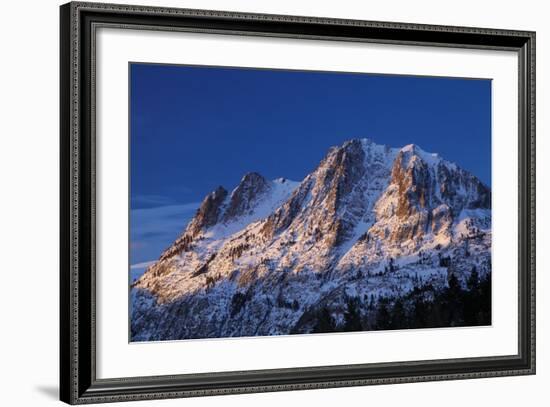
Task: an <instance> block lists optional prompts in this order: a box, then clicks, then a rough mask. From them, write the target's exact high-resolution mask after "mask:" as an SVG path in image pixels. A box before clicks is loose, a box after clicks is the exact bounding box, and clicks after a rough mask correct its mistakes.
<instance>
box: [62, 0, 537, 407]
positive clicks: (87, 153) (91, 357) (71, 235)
mask: <svg viewBox="0 0 550 407" xmlns="http://www.w3.org/2000/svg"><path fill="white" fill-rule="evenodd" d="M60 19H61V43H60V46H61V52H60V54H61V69H60V74H61V80H60V83H61V86H60V92H61V97H60V99H61V108H60V115H61V117H60V120H61V174H60V177H61V208H60V210H61V225H60V229H61V244H60V258H61V275H60V292H61V303H60V304H61V307H60V337H61V343H60V352H61V357H60V396H61V400H62V401H65V402H67V403H71V404H82V403H99V402H111V401H124V400H141V399H160V398H172V397H189V396H205V395H219V394H231V393H248V392H265V391H279V390H297V389H314V388H327V387H339V386H356V385H370V384H385V383H403V382H415V381H428V380H448V379H469V378H476V377H492V376H506V375H525V374H534V373H535V33H534V32H525V31H510V30H496V29H481V28H469V27H449V26H433V25H417V24H403V23H389V22H373V21H356V20H339V19H338V20H337V19H327V18H311V17H295V16H281V15H261V14H245V13H231V12H222V11H205V10H186V9H168V8H154V7H142V6H127V5H113V4H97V3H80V2H76V3H69V4H65V5H63V6H61V9H60ZM100 26H116V27H122V28H127V29H147V30H176V31H191V32H205V33H222V34H240V35H254V36H268V37H269V36H273V37H287V38H302V39H325V40H332V41H358V42H377V43H394V44H407V45H417V46H426V45H429V46H442V47H461V48H476V49H491V50H513V51H516V52H517V53H518V55H519V106H518V109H519V140H518V143H519V168H518V177H519V191H518V199H519V236H518V241H519V264H518V273H519V287H518V296H519V331H518V332H519V338H518V342H519V352H518V354H516V355H509V356H500V357H476V358H467V359H445V360H423V361H415V362H401V363H400V362H391V363H376V364H357V365H348V366H325V367H303V368H288V369H270V370H257V371H241V372H230V373H207V374H188V375H178V376H154V377H135V378H133V377H132V378H113V379H97V378H96V349H95V195H94V194H95V150H94V148H95V116H94V114H95V97H94V92H95V69H94V66H95V65H94V64H95V48H94V36H95V29H96V28H97V27H100ZM510 238H514V236H510Z"/></svg>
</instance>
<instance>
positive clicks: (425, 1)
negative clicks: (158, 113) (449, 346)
mask: <svg viewBox="0 0 550 407" xmlns="http://www.w3.org/2000/svg"><path fill="white" fill-rule="evenodd" d="M130 2H131V3H134V4H149V5H159V6H175V7H190V8H210V9H220V10H233V11H252V12H260V13H277V14H298V15H314V16H326V17H341V18H356V19H367V20H386V21H402V22H415V23H429V24H450V25H466V26H481V27H494V28H513V29H521V30H523V29H525V30H536V31H537V71H538V78H537V82H538V83H537V93H538V96H537V107H538V109H537V110H538V125H537V132H538V135H539V137H538V143H537V150H538V154H537V156H538V180H539V182H538V194H537V205H538V208H539V211H538V233H537V239H538V251H539V256H538V260H537V266H538V277H537V286H538V290H537V292H538V300H537V311H538V317H537V324H538V329H537V335H538V337H537V342H538V357H537V362H538V374H537V375H536V376H528V377H512V378H497V379H477V380H465V381H455V382H432V383H419V384H404V385H403V384H402V385H391V386H376V387H355V388H342V389H331V390H316V391H301V392H283V393H266V394H256V395H238V396H224V397H209V398H201V399H187V400H185V403H186V405H188V406H217V405H225V406H232V405H238V406H240V407H244V406H256V405H259V404H260V405H266V406H280V405H316V406H333V405H342V404H343V403H357V404H367V403H368V404H370V405H375V406H376V405H398V404H405V403H406V404H407V405H412V406H415V405H422V406H440V405H445V406H446V407H451V406H464V405H466V404H471V405H484V404H485V405H498V406H512V405H522V404H526V405H531V406H542V405H547V403H548V400H549V399H550V391H549V390H548V387H549V386H548V383H550V351H549V349H548V346H546V343H547V342H548V340H549V339H548V338H549V337H550V328H549V323H550V321H549V317H548V315H550V314H549V312H548V311H547V310H548V309H550V296H549V295H545V290H546V289H547V287H548V283H549V280H548V278H547V277H546V276H545V269H546V268H547V266H548V261H549V260H548V256H546V253H545V248H546V247H548V245H549V244H550V238H549V237H548V236H547V234H546V233H545V230H548V229H550V216H549V215H548V211H546V210H544V209H545V208H546V207H547V205H548V204H549V198H550V186H549V184H548V183H547V182H545V174H548V173H549V172H550V168H549V166H550V161H546V162H545V161H544V159H543V157H544V156H545V155H549V154H550V144H549V142H548V139H547V138H545V137H544V135H545V133H546V132H547V131H548V126H549V121H548V119H547V116H546V117H545V113H546V112H547V109H548V100H549V98H550V81H549V80H548V77H547V76H546V75H545V72H548V71H549V69H550V67H549V58H550V47H549V44H548V41H549V40H550V27H549V26H548V23H547V18H548V15H549V13H548V10H546V9H545V3H546V2H543V1H536V0H524V1H522V2H519V1H517V0H516V1H508V0H501V1H495V0H492V1H479V0H462V1H460V2H452V3H451V2H442V1H429V0H415V1H408V0H387V1H384V2H354V1H352V0H339V1H331V2H323V3H322V2H319V1H318V0H317V1H315V0H269V1H267V0H264V1H262V2H258V1H256V2H254V1H247V0H231V1H223V0H202V1H200V0H186V1H183V0H182V1H177V0H172V1H169V0H160V1H155V0H145V1H138V0H133V1H130ZM59 4H60V2H59V1H57V0H55V1H54V0H41V1H30V0H28V1H21V2H15V1H13V2H9V3H7V2H6V4H3V5H2V10H1V12H2V16H3V19H2V24H0V44H1V47H0V56H1V59H0V111H1V112H2V114H1V116H0V143H1V144H0V181H1V191H2V194H1V198H0V239H1V242H0V247H1V252H0V253H1V256H2V257H1V259H2V262H1V263H0V268H1V271H0V273H1V274H0V276H1V277H0V327H1V328H0V374H1V382H0V383H2V386H1V387H0V404H2V405H6V406H18V405H32V406H42V405H53V404H55V403H59V402H58V401H57V398H58V395H57V382H58V371H59V370H58V221H59V217H58V204H59V202H58V191H59V188H58V168H59V154H58V150H59V148H58V129H59V125H58V115H59V109H58V84H59V81H58V77H59V71H58V68H59V63H58V59H59V54H58V35H59V19H58V6H59ZM133 404H134V405H137V404H135V403H133ZM141 404H142V405H146V404H145V403H141ZM181 404H182V401H181V400H167V401H157V402H149V404H148V405H158V406H175V405H181ZM125 405H128V406H130V404H128V403H127V404H125Z"/></svg>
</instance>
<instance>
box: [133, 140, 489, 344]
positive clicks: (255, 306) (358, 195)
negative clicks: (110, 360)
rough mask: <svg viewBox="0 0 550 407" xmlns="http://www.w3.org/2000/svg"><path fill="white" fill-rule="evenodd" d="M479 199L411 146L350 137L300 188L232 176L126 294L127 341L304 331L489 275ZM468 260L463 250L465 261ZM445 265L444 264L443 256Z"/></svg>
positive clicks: (458, 176)
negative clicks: (355, 300) (388, 299)
mask: <svg viewBox="0 0 550 407" xmlns="http://www.w3.org/2000/svg"><path fill="white" fill-rule="evenodd" d="M490 201H491V193H490V190H489V189H488V188H487V187H486V186H485V185H483V184H482V183H481V182H480V181H479V180H478V179H477V178H476V177H475V176H473V175H472V174H470V173H468V172H467V171H464V170H462V169H460V168H459V167H458V166H457V165H455V164H453V163H450V162H448V161H445V160H443V159H442V158H440V157H439V156H437V155H436V154H429V153H426V152H424V151H422V150H421V149H420V148H419V147H417V146H414V145H409V146H406V147H403V148H401V149H394V148H389V147H386V146H381V145H377V144H375V143H373V142H371V141H370V140H366V139H361V140H358V139H357V140H351V141H348V142H346V143H344V144H343V145H342V146H340V147H335V148H332V149H330V151H329V152H328V154H327V156H326V157H325V158H324V159H323V160H322V161H321V163H320V164H319V166H318V167H317V168H316V169H315V170H314V171H313V172H312V173H311V174H309V175H308V176H306V177H305V178H304V180H303V181H302V182H300V183H299V184H298V183H295V182H292V181H288V180H283V179H279V180H275V181H268V180H266V179H265V178H263V177H262V176H261V175H259V174H257V173H250V174H247V175H245V176H244V177H243V179H242V180H241V183H240V184H239V185H238V186H237V188H235V189H234V190H233V191H232V193H231V194H228V193H227V191H226V190H225V189H223V188H221V187H219V188H218V189H216V190H215V191H213V192H212V193H211V194H209V195H208V196H207V197H206V198H205V200H204V201H203V203H202V205H201V207H200V208H199V210H198V211H197V214H196V216H195V218H194V219H193V220H192V221H191V222H190V223H189V225H188V227H187V229H186V231H185V232H184V233H183V234H182V236H181V237H180V238H179V239H178V240H176V242H174V244H173V245H172V246H171V247H170V248H168V249H167V250H166V251H165V252H164V253H163V254H162V256H161V257H160V259H159V260H158V261H157V263H155V264H154V265H153V266H151V267H150V268H149V269H148V270H147V271H146V272H145V274H144V275H143V276H142V277H141V278H140V279H139V280H138V281H137V282H136V283H135V284H134V286H133V288H132V339H133V340H162V339H184V338H203V337H224V336H256V335H277V334H287V333H296V332H309V331H311V329H312V325H311V324H312V322H311V318H310V316H311V315H313V314H314V313H315V312H317V311H319V310H320V309H328V310H330V312H331V314H332V315H333V316H334V318H335V320H336V321H338V320H339V319H341V318H342V315H343V313H344V308H343V304H344V302H345V301H346V299H347V298H349V296H350V295H353V296H354V297H365V296H367V297H381V296H384V295H390V294H391V295H393V296H396V295H397V296H399V295H404V294H405V293H407V292H410V291H411V290H412V289H413V288H414V287H415V286H416V285H418V284H419V283H430V284H433V285H437V286H445V285H446V284H447V281H448V279H449V276H450V275H454V276H456V277H457V278H458V280H459V281H460V282H461V284H465V281H466V279H467V276H468V273H469V272H470V270H471V269H472V267H475V268H476V270H479V271H480V273H482V274H483V273H485V274H486V273H489V272H490V248H491V223H490V219H491V215H490ZM466 254H467V255H466ZM442 259H443V260H442Z"/></svg>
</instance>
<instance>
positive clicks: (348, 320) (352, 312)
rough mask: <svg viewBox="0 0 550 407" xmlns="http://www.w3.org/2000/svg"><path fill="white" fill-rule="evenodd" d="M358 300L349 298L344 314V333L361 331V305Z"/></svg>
mask: <svg viewBox="0 0 550 407" xmlns="http://www.w3.org/2000/svg"><path fill="white" fill-rule="evenodd" d="M358 302H359V301H358V300H357V299H356V298H349V299H348V301H347V304H346V311H345V312H344V331H346V332H350V331H361V330H363V327H362V325H361V315H360V314H359V304H358Z"/></svg>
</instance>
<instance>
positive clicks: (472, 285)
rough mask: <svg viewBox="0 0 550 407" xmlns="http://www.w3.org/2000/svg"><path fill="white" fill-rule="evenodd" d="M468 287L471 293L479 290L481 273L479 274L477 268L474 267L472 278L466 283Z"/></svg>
mask: <svg viewBox="0 0 550 407" xmlns="http://www.w3.org/2000/svg"><path fill="white" fill-rule="evenodd" d="M466 286H467V287H468V290H470V291H472V290H477V289H478V288H479V273H478V272H477V268H476V266H473V267H472V271H471V273H470V277H469V278H468V281H466Z"/></svg>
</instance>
